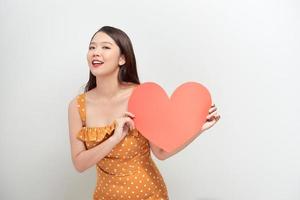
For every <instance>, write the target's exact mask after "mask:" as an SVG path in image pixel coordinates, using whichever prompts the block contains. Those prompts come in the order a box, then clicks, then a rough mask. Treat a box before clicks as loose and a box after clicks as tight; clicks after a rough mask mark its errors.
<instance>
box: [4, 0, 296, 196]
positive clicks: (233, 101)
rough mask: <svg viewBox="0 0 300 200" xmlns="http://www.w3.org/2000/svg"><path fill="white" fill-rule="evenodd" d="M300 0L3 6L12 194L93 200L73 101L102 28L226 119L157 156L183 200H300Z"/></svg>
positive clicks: (7, 184)
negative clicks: (197, 89)
mask: <svg viewBox="0 0 300 200" xmlns="http://www.w3.org/2000/svg"><path fill="white" fill-rule="evenodd" d="M299 9H300V6H299V1H295V0H294V1H293V0H272V1H271V0H264V1H261V0H254V1H253V0H252V1H246V0H227V1H216V0H210V1H196V0H195V1H191V0H185V1H174V0H173V1H171V0H165V1H145V0H131V1H99V0H98V1H58V0H51V1H32V0H31V1H23V0H1V2H0V15H1V17H0V21H1V31H0V36H1V37H0V43H1V45H0V51H1V59H0V66H1V67H0V70H1V71H0V89H1V104H0V109H1V110H0V111H1V112H0V113H1V114H0V119H1V130H0V131H1V134H0V156H1V160H0V175H1V179H0V199H1V200H2V199H3V200H17V199H30V200H38V199H44V200H47V199H49V200H53V199H57V200H60V199H62V200H65V199H66V200H69V199H72V200H82V199H91V198H92V193H93V190H94V186H95V184H96V182H95V181H96V171H95V167H92V168H90V169H89V170H88V171H85V172H84V173H81V174H80V173H78V172H77V171H76V170H75V168H74V166H73V164H72V161H71V152H70V143H69V132H68V119H67V117H68V116H67V108H68V103H69V102H70V100H71V99H72V98H74V97H75V96H76V95H77V94H79V93H80V92H81V91H83V86H84V84H85V83H86V82H87V80H88V65H87V61H86V53H87V50H88V43H89V41H90V38H91V37H92V35H93V34H94V32H95V31H97V30H98V29H99V28H100V27H102V26H104V25H110V26H115V27H118V28H120V29H122V30H124V31H125V32H126V33H127V34H128V35H129V37H130V38H131V40H132V43H133V47H134V51H135V54H136V59H137V64H138V74H139V77H140V80H141V82H146V81H153V82H156V83H158V84H160V85H161V86H162V87H164V88H165V90H166V91H167V92H168V94H169V95H170V94H171V93H172V92H173V91H174V90H175V88H176V87H177V86H179V84H181V83H184V82H186V81H197V82H200V83H202V84H204V85H205V86H206V87H207V88H209V90H210V92H211V94H212V97H213V101H214V102H215V104H216V106H217V108H218V112H219V114H220V115H221V119H220V121H219V122H218V123H217V124H216V125H215V126H214V127H213V128H211V129H209V130H208V131H207V132H204V133H203V134H202V135H200V136H199V138H197V139H196V140H195V141H193V142H192V143H191V144H190V145H189V146H188V147H187V148H186V149H184V150H183V151H181V152H179V153H178V154H176V155H174V156H173V157H171V158H169V159H167V160H165V161H160V160H157V159H155V162H156V163H157V165H158V167H159V169H160V171H161V173H162V175H163V177H164V179H165V182H166V184H167V187H168V191H169V195H170V199H172V200H194V199H197V200H299V199H300V145H299V144H300V136H299V129H300V123H299V111H300V105H299V102H300V95H299V91H300V80H299V74H300V73H299V72H300V70H299V67H300V61H299V53H300V40H299V35H300V28H299V27H300V14H299Z"/></svg>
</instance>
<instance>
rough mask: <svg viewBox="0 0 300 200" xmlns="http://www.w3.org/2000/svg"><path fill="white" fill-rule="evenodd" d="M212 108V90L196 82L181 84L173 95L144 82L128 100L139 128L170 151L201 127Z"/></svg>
mask: <svg viewBox="0 0 300 200" xmlns="http://www.w3.org/2000/svg"><path fill="white" fill-rule="evenodd" d="M210 107H211V96H210V93H209V91H208V90H207V89H206V88H205V87H204V86H203V85H201V84H200V83H196V82H186V83H184V84H182V85H180V86H179V87H178V88H177V89H176V90H175V91H174V93H173V94H172V96H171V98H169V97H168V95H167V93H166V92H165V91H164V89H163V88H162V87H160V86H159V85H158V84H156V83H153V82H146V83H142V84H140V85H139V86H137V87H136V88H135V89H134V91H133V92H132V94H131V96H130V99H129V101H128V111H129V112H131V113H133V114H135V118H134V123H135V127H136V128H137V130H138V131H139V132H140V133H141V134H142V135H143V136H144V137H145V138H147V139H148V140H149V141H151V142H152V143H154V144H155V145H157V146H159V147H160V148H162V149H164V150H165V151H167V152H172V151H173V150H175V149H176V148H178V147H180V146H181V145H183V144H184V143H185V142H186V141H187V140H189V139H190V138H192V137H193V136H194V135H195V134H197V133H198V132H199V131H200V130H201V127H202V125H203V124H204V123H205V121H206V117H207V115H208V111H209V108H210Z"/></svg>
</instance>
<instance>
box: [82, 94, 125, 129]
mask: <svg viewBox="0 0 300 200" xmlns="http://www.w3.org/2000/svg"><path fill="white" fill-rule="evenodd" d="M85 107H86V125H87V126H88V127H102V126H106V125H108V124H111V123H112V122H113V121H114V120H115V119H116V118H119V117H122V116H124V113H125V111H127V108H128V99H120V100H118V101H115V102H101V101H100V102H93V101H88V100H87V101H86V106H85Z"/></svg>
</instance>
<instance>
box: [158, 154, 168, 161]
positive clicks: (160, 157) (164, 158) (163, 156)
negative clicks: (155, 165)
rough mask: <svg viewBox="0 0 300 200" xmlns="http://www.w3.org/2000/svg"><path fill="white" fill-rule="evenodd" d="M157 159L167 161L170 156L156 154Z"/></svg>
mask: <svg viewBox="0 0 300 200" xmlns="http://www.w3.org/2000/svg"><path fill="white" fill-rule="evenodd" d="M155 157H156V158H157V159H158V160H162V161H163V160H166V159H167V158H168V157H169V156H167V155H164V154H163V153H160V154H155Z"/></svg>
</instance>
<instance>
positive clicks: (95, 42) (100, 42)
mask: <svg viewBox="0 0 300 200" xmlns="http://www.w3.org/2000/svg"><path fill="white" fill-rule="evenodd" d="M100 43H108V44H110V45H113V44H112V43H111V42H100ZM90 44H97V43H96V42H91V43H90Z"/></svg>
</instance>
